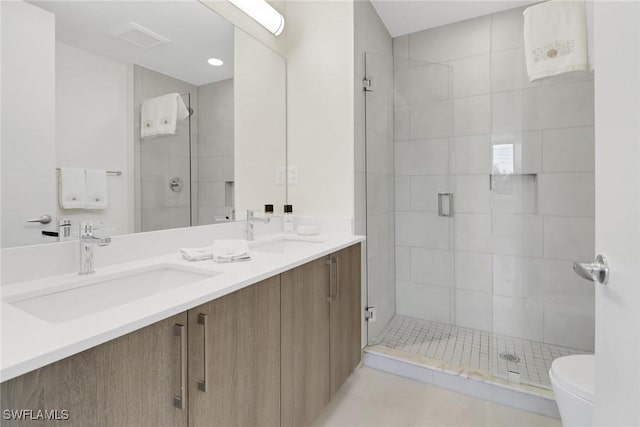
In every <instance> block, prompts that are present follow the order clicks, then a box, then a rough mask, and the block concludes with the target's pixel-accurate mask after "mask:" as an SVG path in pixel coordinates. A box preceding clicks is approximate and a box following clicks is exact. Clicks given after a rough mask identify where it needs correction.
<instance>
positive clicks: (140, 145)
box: [133, 65, 198, 231]
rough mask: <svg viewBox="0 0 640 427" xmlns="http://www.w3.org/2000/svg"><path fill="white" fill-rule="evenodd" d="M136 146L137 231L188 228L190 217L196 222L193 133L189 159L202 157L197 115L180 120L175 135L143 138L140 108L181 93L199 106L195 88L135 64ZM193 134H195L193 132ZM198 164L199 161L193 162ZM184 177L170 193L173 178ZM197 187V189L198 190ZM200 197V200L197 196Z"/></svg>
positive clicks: (184, 98)
mask: <svg viewBox="0 0 640 427" xmlns="http://www.w3.org/2000/svg"><path fill="white" fill-rule="evenodd" d="M133 74H134V100H133V102H134V145H135V167H134V170H135V174H136V177H135V231H153V230H163V229H167V228H176V227H187V226H189V224H190V222H191V221H190V219H189V216H190V215H193V218H192V221H193V223H194V224H197V210H196V209H191V206H190V203H191V200H192V199H195V198H192V197H189V193H190V192H191V191H192V189H191V178H190V176H191V175H190V173H196V174H197V169H196V170H193V171H190V169H189V164H190V158H189V136H191V158H197V156H198V124H197V116H196V114H194V115H193V116H191V117H190V118H189V119H185V120H180V121H178V124H177V127H176V133H175V135H162V136H158V137H155V138H145V139H141V138H140V107H141V105H142V102H143V101H144V100H146V99H149V98H153V97H156V96H161V95H165V94H167V93H172V92H177V93H180V94H182V95H183V96H182V98H183V100H184V101H185V103H187V101H188V100H189V96H187V94H189V95H190V97H191V106H192V107H193V106H195V105H197V104H198V92H197V88H196V86H194V85H192V84H189V83H187V82H184V81H182V80H178V79H175V78H173V77H170V76H167V75H165V74H161V73H158V72H156V71H153V70H150V69H148V68H145V67H141V66H139V65H134V71H133ZM189 133H191V135H189ZM194 166H195V167H196V168H197V165H192V168H193V167H194ZM171 177H180V178H181V179H182V181H183V183H184V187H183V188H182V190H181V191H180V192H174V191H171V189H170V187H169V180H170V178H171ZM194 190H195V189H194ZM195 200H197V199H195Z"/></svg>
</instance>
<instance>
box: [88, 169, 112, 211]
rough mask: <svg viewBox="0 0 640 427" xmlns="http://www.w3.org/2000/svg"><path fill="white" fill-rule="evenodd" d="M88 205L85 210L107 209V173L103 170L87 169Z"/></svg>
mask: <svg viewBox="0 0 640 427" xmlns="http://www.w3.org/2000/svg"><path fill="white" fill-rule="evenodd" d="M85 178H86V183H87V204H86V207H85V209H105V208H106V207H107V203H108V201H109V200H108V197H107V171H106V170H103V169H86V170H85Z"/></svg>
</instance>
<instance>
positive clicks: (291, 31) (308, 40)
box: [283, 0, 354, 218]
mask: <svg viewBox="0 0 640 427" xmlns="http://www.w3.org/2000/svg"><path fill="white" fill-rule="evenodd" d="M353 31H354V5H353V1H352V0H348V1H305V2H291V3H288V4H287V26H286V27H285V33H284V34H283V35H285V36H286V37H287V41H288V51H287V121H288V124H287V129H288V138H287V144H288V148H287V154H288V158H287V164H288V166H289V167H291V166H294V167H298V171H299V184H298V185H290V186H289V188H288V193H289V194H288V201H289V203H291V204H293V209H294V213H298V214H302V215H327V216H329V215H332V216H341V217H349V218H352V217H353V214H354V143H353V140H354V103H353V90H354V82H353V80H354V78H353V75H354V64H353V58H354V56H353V55H354V42H353Z"/></svg>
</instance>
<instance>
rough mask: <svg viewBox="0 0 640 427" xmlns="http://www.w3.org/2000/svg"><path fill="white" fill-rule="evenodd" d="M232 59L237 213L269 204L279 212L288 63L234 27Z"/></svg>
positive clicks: (282, 197)
mask: <svg viewBox="0 0 640 427" xmlns="http://www.w3.org/2000/svg"><path fill="white" fill-rule="evenodd" d="M234 61H235V62H234V63H235V73H234V87H233V90H234V94H235V97H234V101H235V104H234V117H235V125H234V128H235V141H234V143H235V168H234V169H235V205H236V211H237V212H238V213H239V215H242V211H244V210H246V209H262V208H263V207H264V205H265V204H273V205H274V207H275V212H276V213H282V211H283V205H284V204H285V197H286V190H285V186H284V185H277V184H276V168H277V167H278V166H285V164H286V147H287V135H286V126H287V105H286V92H287V81H286V76H287V65H286V62H285V59H284V58H283V57H281V56H280V55H278V54H277V53H275V52H274V51H272V50H271V49H269V48H268V47H265V46H264V45H263V44H262V43H260V42H258V41H257V40H256V39H254V38H253V37H251V36H249V35H248V34H247V33H245V32H244V31H241V30H239V29H237V28H236V30H235V56H234ZM289 111H290V110H289Z"/></svg>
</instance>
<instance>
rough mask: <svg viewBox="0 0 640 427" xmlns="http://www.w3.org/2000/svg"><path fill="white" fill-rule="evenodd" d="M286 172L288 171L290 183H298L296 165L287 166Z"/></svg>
mask: <svg viewBox="0 0 640 427" xmlns="http://www.w3.org/2000/svg"><path fill="white" fill-rule="evenodd" d="M287 170H288V173H289V181H288V182H289V184H291V185H296V184H298V182H300V179H299V175H298V167H297V166H289V168H288V169H287Z"/></svg>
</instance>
